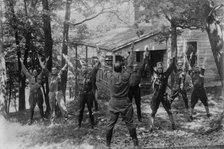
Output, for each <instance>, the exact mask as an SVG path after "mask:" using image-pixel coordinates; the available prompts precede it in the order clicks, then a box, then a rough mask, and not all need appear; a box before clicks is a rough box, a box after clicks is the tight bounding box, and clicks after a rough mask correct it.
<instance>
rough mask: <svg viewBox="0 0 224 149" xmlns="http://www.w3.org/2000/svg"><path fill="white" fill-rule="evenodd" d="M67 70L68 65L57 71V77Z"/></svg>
mask: <svg viewBox="0 0 224 149" xmlns="http://www.w3.org/2000/svg"><path fill="white" fill-rule="evenodd" d="M67 68H68V64H65V65H64V67H63V68H62V69H61V70H60V71H59V73H58V75H59V76H61V75H62V73H63V71H65V70H66V69H67Z"/></svg>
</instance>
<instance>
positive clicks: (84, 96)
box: [79, 91, 95, 128]
mask: <svg viewBox="0 0 224 149" xmlns="http://www.w3.org/2000/svg"><path fill="white" fill-rule="evenodd" d="M94 98H95V97H94V94H93V92H92V91H89V92H82V93H80V101H79V104H80V105H79V127H81V124H82V119H83V113H84V109H85V104H87V108H88V111H89V118H90V121H91V127H92V128H93V126H94V116H93V112H92V107H93V101H94Z"/></svg>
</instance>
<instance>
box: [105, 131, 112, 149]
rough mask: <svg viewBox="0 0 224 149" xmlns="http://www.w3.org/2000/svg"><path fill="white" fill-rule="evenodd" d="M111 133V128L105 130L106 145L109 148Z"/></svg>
mask: <svg viewBox="0 0 224 149" xmlns="http://www.w3.org/2000/svg"><path fill="white" fill-rule="evenodd" d="M112 135H113V129H109V130H107V134H106V146H107V147H108V148H110V144H111V139H112Z"/></svg>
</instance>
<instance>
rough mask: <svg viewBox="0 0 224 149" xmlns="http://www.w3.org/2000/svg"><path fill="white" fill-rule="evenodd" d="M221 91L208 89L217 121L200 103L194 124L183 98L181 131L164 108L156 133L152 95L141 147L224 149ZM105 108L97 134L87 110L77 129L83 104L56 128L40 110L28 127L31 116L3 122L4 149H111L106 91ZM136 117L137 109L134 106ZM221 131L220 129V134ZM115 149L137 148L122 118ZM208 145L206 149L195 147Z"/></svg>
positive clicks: (140, 128)
mask: <svg viewBox="0 0 224 149" xmlns="http://www.w3.org/2000/svg"><path fill="white" fill-rule="evenodd" d="M218 90H219V89H218V88H216V87H213V88H208V89H207V94H208V98H209V107H210V111H211V114H212V116H211V117H210V118H209V119H208V118H207V117H206V113H205V110H204V107H203V105H202V104H201V103H200V102H199V103H198V104H197V106H196V108H195V109H196V110H195V115H194V117H195V119H194V121H192V122H188V121H187V119H186V115H184V106H183V101H182V99H179V100H175V101H174V103H173V105H172V107H173V113H174V117H175V121H176V124H177V130H175V131H173V130H171V127H170V122H169V119H168V116H167V114H166V112H165V110H164V109H163V107H162V106H161V107H160V109H159V110H158V113H157V115H156V122H155V123H156V125H155V126H156V127H155V131H154V132H153V133H150V132H149V130H148V127H149V124H150V121H149V116H150V113H151V109H150V95H147V96H143V97H142V113H143V122H142V123H140V122H138V121H137V118H136V115H135V124H136V126H137V134H138V138H139V143H140V145H141V147H148V148H164V147H167V148H171V147H179V148H182V147H184V146H185V147H188V148H224V147H219V146H216V147H214V145H224V129H223V125H224V124H223V121H222V122H221V125H220V127H216V124H217V123H216V122H217V120H218V116H219V115H220V113H221V112H222V109H223V105H222V100H221V98H220V97H219V93H218V92H217V91H218ZM99 94H100V99H99V105H100V112H99V113H98V114H96V115H95V118H96V121H97V124H96V127H95V129H91V128H90V125H89V118H88V115H87V111H86V112H85V115H84V121H83V127H82V128H80V129H78V127H77V125H78V124H77V115H78V102H77V100H73V101H70V102H69V103H68V110H69V113H70V119H69V120H68V121H67V122H64V121H63V120H60V119H58V121H57V123H56V124H55V125H54V126H49V121H45V122H41V121H40V118H39V117H40V116H39V112H38V110H37V111H36V112H35V120H36V121H35V123H34V124H33V125H31V126H29V125H27V121H28V118H29V113H28V111H25V112H17V113H11V114H10V116H9V118H8V121H5V120H4V119H3V118H0V122H1V134H0V137H1V138H0V145H1V146H0V148H4V149H7V148H9V149H11V148H12V149H14V148H20V149H23V148H24V149H25V148H31V149H33V148H38V149H39V148H41V149H42V148H43V149H45V148H49V149H51V148H52V149H60V148H64V149H69V148H72V149H74V148H83V149H84V148H89V149H91V148H97V149H98V148H105V146H104V144H105V128H106V124H107V121H106V118H107V117H106V113H107V104H108V97H107V96H106V95H105V90H101V92H100V93H99ZM134 109H135V113H136V108H135V104H134ZM214 128H218V129H214ZM112 145H113V148H122V149H123V148H131V147H132V146H133V144H132V141H131V138H130V136H129V134H128V131H127V128H126V126H125V123H124V122H123V121H122V119H119V120H118V122H117V125H116V127H115V129H114V135H113V139H112ZM207 145H210V146H208V147H206V146H207ZM193 146H202V147H193ZM212 146H213V147H212Z"/></svg>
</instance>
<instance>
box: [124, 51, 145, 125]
mask: <svg viewBox="0 0 224 149" xmlns="http://www.w3.org/2000/svg"><path fill="white" fill-rule="evenodd" d="M147 54H148V51H146V52H145V53H144V55H143V56H144V58H143V60H142V62H141V65H140V68H137V64H134V65H133V72H132V74H131V77H130V80H129V85H130V88H129V91H128V97H129V99H130V100H131V102H132V98H133V97H134V98H135V104H136V108H137V116H138V121H139V122H141V121H142V114H141V90H140V87H139V84H140V82H141V77H142V72H143V70H144V68H145V64H146V57H148V55H147Z"/></svg>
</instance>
